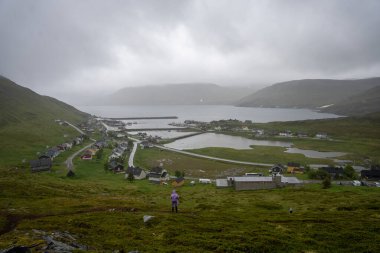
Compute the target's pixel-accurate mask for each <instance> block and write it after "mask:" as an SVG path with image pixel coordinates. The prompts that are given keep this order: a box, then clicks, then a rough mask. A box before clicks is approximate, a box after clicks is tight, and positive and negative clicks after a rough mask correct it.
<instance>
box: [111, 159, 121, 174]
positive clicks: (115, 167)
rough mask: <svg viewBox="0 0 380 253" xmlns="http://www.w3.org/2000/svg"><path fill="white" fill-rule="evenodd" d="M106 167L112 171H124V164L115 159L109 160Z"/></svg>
mask: <svg viewBox="0 0 380 253" xmlns="http://www.w3.org/2000/svg"><path fill="white" fill-rule="evenodd" d="M108 169H109V170H112V171H113V172H114V173H120V172H124V165H122V164H120V163H118V162H116V161H111V162H110V163H109V164H108Z"/></svg>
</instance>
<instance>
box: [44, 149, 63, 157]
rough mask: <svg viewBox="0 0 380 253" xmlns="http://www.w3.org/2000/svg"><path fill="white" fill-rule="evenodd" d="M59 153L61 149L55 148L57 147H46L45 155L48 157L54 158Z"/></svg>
mask: <svg viewBox="0 0 380 253" xmlns="http://www.w3.org/2000/svg"><path fill="white" fill-rule="evenodd" d="M60 153H61V151H60V150H59V149H58V148H57V147H54V148H50V149H48V150H47V151H46V152H45V155H46V156H48V157H49V158H50V159H52V160H53V159H54V158H55V157H57V156H58V155H59V154H60Z"/></svg>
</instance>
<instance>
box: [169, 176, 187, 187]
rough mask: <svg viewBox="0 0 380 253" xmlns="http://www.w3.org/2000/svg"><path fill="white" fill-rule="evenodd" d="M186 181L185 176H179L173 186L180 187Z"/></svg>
mask: <svg viewBox="0 0 380 253" xmlns="http://www.w3.org/2000/svg"><path fill="white" fill-rule="evenodd" d="M184 183H185V178H183V177H179V178H176V179H175V180H174V181H173V182H172V186H173V187H180V186H182V185H183V184H184Z"/></svg>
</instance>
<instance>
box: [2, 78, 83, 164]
mask: <svg viewBox="0 0 380 253" xmlns="http://www.w3.org/2000/svg"><path fill="white" fill-rule="evenodd" d="M86 116H87V115H86V114H84V113H82V112H80V111H78V110H76V109H75V108H73V107H71V106H69V105H67V104H65V103H62V102H60V101H58V100H56V99H54V98H50V97H45V96H40V95H38V94H37V93H35V92H33V91H31V90H29V89H27V88H24V87H22V86H19V85H17V84H15V83H13V82H12V81H10V80H8V79H6V78H4V77H1V76H0V140H1V145H0V157H1V159H0V166H18V165H20V163H21V161H22V160H23V159H26V160H30V159H33V158H34V157H35V156H36V152H41V151H44V150H45V149H46V146H53V145H57V144H59V143H62V142H64V141H68V140H72V139H73V137H74V136H77V135H78V132H76V131H75V130H73V129H72V128H70V127H65V126H60V125H58V124H57V123H55V122H54V120H55V119H63V120H68V121H70V122H73V123H77V122H80V121H82V120H84V118H85V117H86ZM64 135H66V137H64Z"/></svg>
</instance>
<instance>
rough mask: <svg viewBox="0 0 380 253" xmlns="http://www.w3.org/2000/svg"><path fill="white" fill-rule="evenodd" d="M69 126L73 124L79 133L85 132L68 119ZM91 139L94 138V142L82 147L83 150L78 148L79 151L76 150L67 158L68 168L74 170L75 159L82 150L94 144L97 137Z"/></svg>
mask: <svg viewBox="0 0 380 253" xmlns="http://www.w3.org/2000/svg"><path fill="white" fill-rule="evenodd" d="M65 122H66V123H67V124H68V125H69V126H71V127H72V128H74V129H75V130H77V131H78V132H79V133H81V134H85V133H84V132H83V131H82V130H80V129H79V128H78V127H76V126H74V125H73V124H71V123H70V122H68V121H65ZM90 140H92V141H93V142H92V143H91V144H88V145H87V146H86V147H84V148H82V149H81V150H78V151H77V152H75V153H74V154H72V155H71V156H69V158H67V159H66V161H65V164H66V168H67V170H72V169H74V164H73V159H74V158H75V157H76V156H77V155H79V154H80V153H81V152H83V151H84V150H86V149H88V148H89V147H91V146H92V145H94V144H95V142H96V140H95V139H92V138H90Z"/></svg>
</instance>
